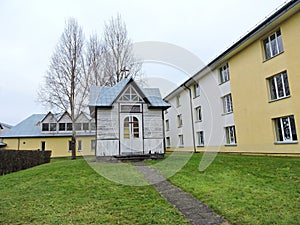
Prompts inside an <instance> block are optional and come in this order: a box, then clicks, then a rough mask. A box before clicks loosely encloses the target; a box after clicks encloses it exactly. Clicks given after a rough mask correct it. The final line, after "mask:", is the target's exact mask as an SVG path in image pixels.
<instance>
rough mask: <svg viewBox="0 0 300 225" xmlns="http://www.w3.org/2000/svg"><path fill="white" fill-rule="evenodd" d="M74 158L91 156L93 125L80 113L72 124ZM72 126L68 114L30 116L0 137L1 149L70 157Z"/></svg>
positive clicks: (93, 145) (93, 139)
mask: <svg viewBox="0 0 300 225" xmlns="http://www.w3.org/2000/svg"><path fill="white" fill-rule="evenodd" d="M75 128H76V136H77V138H76V150H77V155H82V154H84V155H94V154H95V148H96V141H95V140H96V137H95V129H96V128H95V123H94V120H93V119H91V118H90V117H89V115H87V114H84V113H82V114H81V115H80V116H79V117H78V119H77V120H76V124H75ZM71 135H72V123H71V119H70V116H69V114H68V113H63V114H52V113H51V112H49V113H48V114H33V115H31V116H30V117H28V118H26V119H25V120H23V121H22V122H20V123H19V124H17V125H16V126H14V127H13V128H12V129H10V130H9V131H7V132H5V133H4V134H2V135H0V139H1V142H2V143H4V144H6V146H5V147H4V149H14V150H37V149H39V150H51V151H52V155H51V157H65V156H71V150H70V147H71Z"/></svg>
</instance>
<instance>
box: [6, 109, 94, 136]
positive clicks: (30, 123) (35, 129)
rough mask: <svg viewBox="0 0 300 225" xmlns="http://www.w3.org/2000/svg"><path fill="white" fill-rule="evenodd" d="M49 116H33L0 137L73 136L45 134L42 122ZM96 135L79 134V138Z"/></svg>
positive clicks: (68, 133) (65, 133)
mask: <svg viewBox="0 0 300 225" xmlns="http://www.w3.org/2000/svg"><path fill="white" fill-rule="evenodd" d="M46 115H47V114H33V115H31V116H29V117H28V118H26V119H25V120H23V121H22V122H20V123H19V124H17V125H16V126H14V127H12V128H11V129H10V130H8V131H6V132H4V133H3V134H1V135H0V138H13V137H66V136H71V135H72V133H71V132H62V133H61V132H59V133H45V132H42V129H41V121H42V120H43V119H44V118H45V116H46ZM93 134H94V133H90V132H87V133H84V134H77V136H90V135H93Z"/></svg>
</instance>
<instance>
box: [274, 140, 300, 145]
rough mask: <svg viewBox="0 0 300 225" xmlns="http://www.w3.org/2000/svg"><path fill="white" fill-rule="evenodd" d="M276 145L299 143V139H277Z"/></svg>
mask: <svg viewBox="0 0 300 225" xmlns="http://www.w3.org/2000/svg"><path fill="white" fill-rule="evenodd" d="M274 144H275V145H286V144H298V141H275V142H274Z"/></svg>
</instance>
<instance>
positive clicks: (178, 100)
mask: <svg viewBox="0 0 300 225" xmlns="http://www.w3.org/2000/svg"><path fill="white" fill-rule="evenodd" d="M176 106H177V107H179V106H180V95H177V96H176Z"/></svg>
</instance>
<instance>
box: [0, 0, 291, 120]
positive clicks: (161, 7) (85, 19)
mask: <svg viewBox="0 0 300 225" xmlns="http://www.w3.org/2000/svg"><path fill="white" fill-rule="evenodd" d="M284 2H286V1H285V0H263V1H262V0H251V1H244V0H226V1H224V0H216V1H209V0H180V1H176V0H149V1H148V0H147V1H144V0H132V1H130V0H123V1H122V0H120V1H118V0H98V1H96V0H82V1H79V0H70V1H64V0H49V1H48V0H36V1H34V0H0V28H1V32H0V78H1V79H0V102H1V104H0V122H4V123H8V124H11V125H16V124H17V123H19V122H21V121H22V120H23V119H25V118H27V117H28V116H30V115H31V114H34V113H46V112H47V110H48V109H45V108H43V107H42V106H41V105H39V103H37V102H36V99H37V97H36V92H37V89H38V88H39V85H40V84H41V83H42V81H43V78H44V75H45V72H46V70H47V68H48V65H49V62H50V57H51V55H52V53H53V50H54V48H55V46H56V44H57V43H58V41H59V39H60V36H61V34H62V32H63V29H64V25H65V20H66V19H68V18H69V17H73V18H75V19H77V21H78V23H79V25H81V26H82V28H83V30H84V33H85V36H86V37H88V36H89V35H90V34H91V33H93V32H96V33H97V34H99V35H101V33H102V31H103V25H104V21H108V20H109V19H110V18H111V17H112V16H116V15H117V13H120V14H121V16H122V18H123V20H124V21H125V23H126V25H127V30H128V34H129V37H130V38H131V39H132V41H133V42H142V41H160V42H167V43H171V44H175V45H178V46H180V47H182V48H184V49H186V50H188V51H190V52H192V53H194V54H195V55H196V56H197V57H199V58H200V59H201V60H202V61H203V62H205V63H208V62H210V61H211V60H212V59H214V58H215V57H216V56H217V55H218V54H220V53H221V52H222V51H224V50H225V49H226V48H227V47H229V46H230V45H232V44H233V43H234V42H235V41H237V40H238V39H239V38H240V37H241V36H243V35H245V34H246V32H247V31H249V30H250V29H252V28H253V27H254V26H255V25H256V24H257V23H258V22H261V21H262V20H263V19H264V18H265V17H266V16H268V15H270V13H271V12H273V11H274V10H275V9H276V8H278V7H279V6H281V5H282V4H283V3H284ZM149 68H150V69H149ZM149 68H146V69H145V75H146V76H163V75H164V74H165V75H166V73H169V74H168V75H167V77H168V79H169V77H170V76H173V75H172V74H174V76H177V78H176V80H180V79H178V76H181V75H180V74H179V73H176V72H175V71H174V68H171V69H170V68H162V69H161V71H162V72H161V71H160V69H157V68H156V69H153V71H151V67H149ZM158 68H159V67H158ZM173 72H174V73H173ZM159 73H161V74H159ZM181 78H182V79H181V80H185V79H186V78H187V77H184V75H182V77H181Z"/></svg>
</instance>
